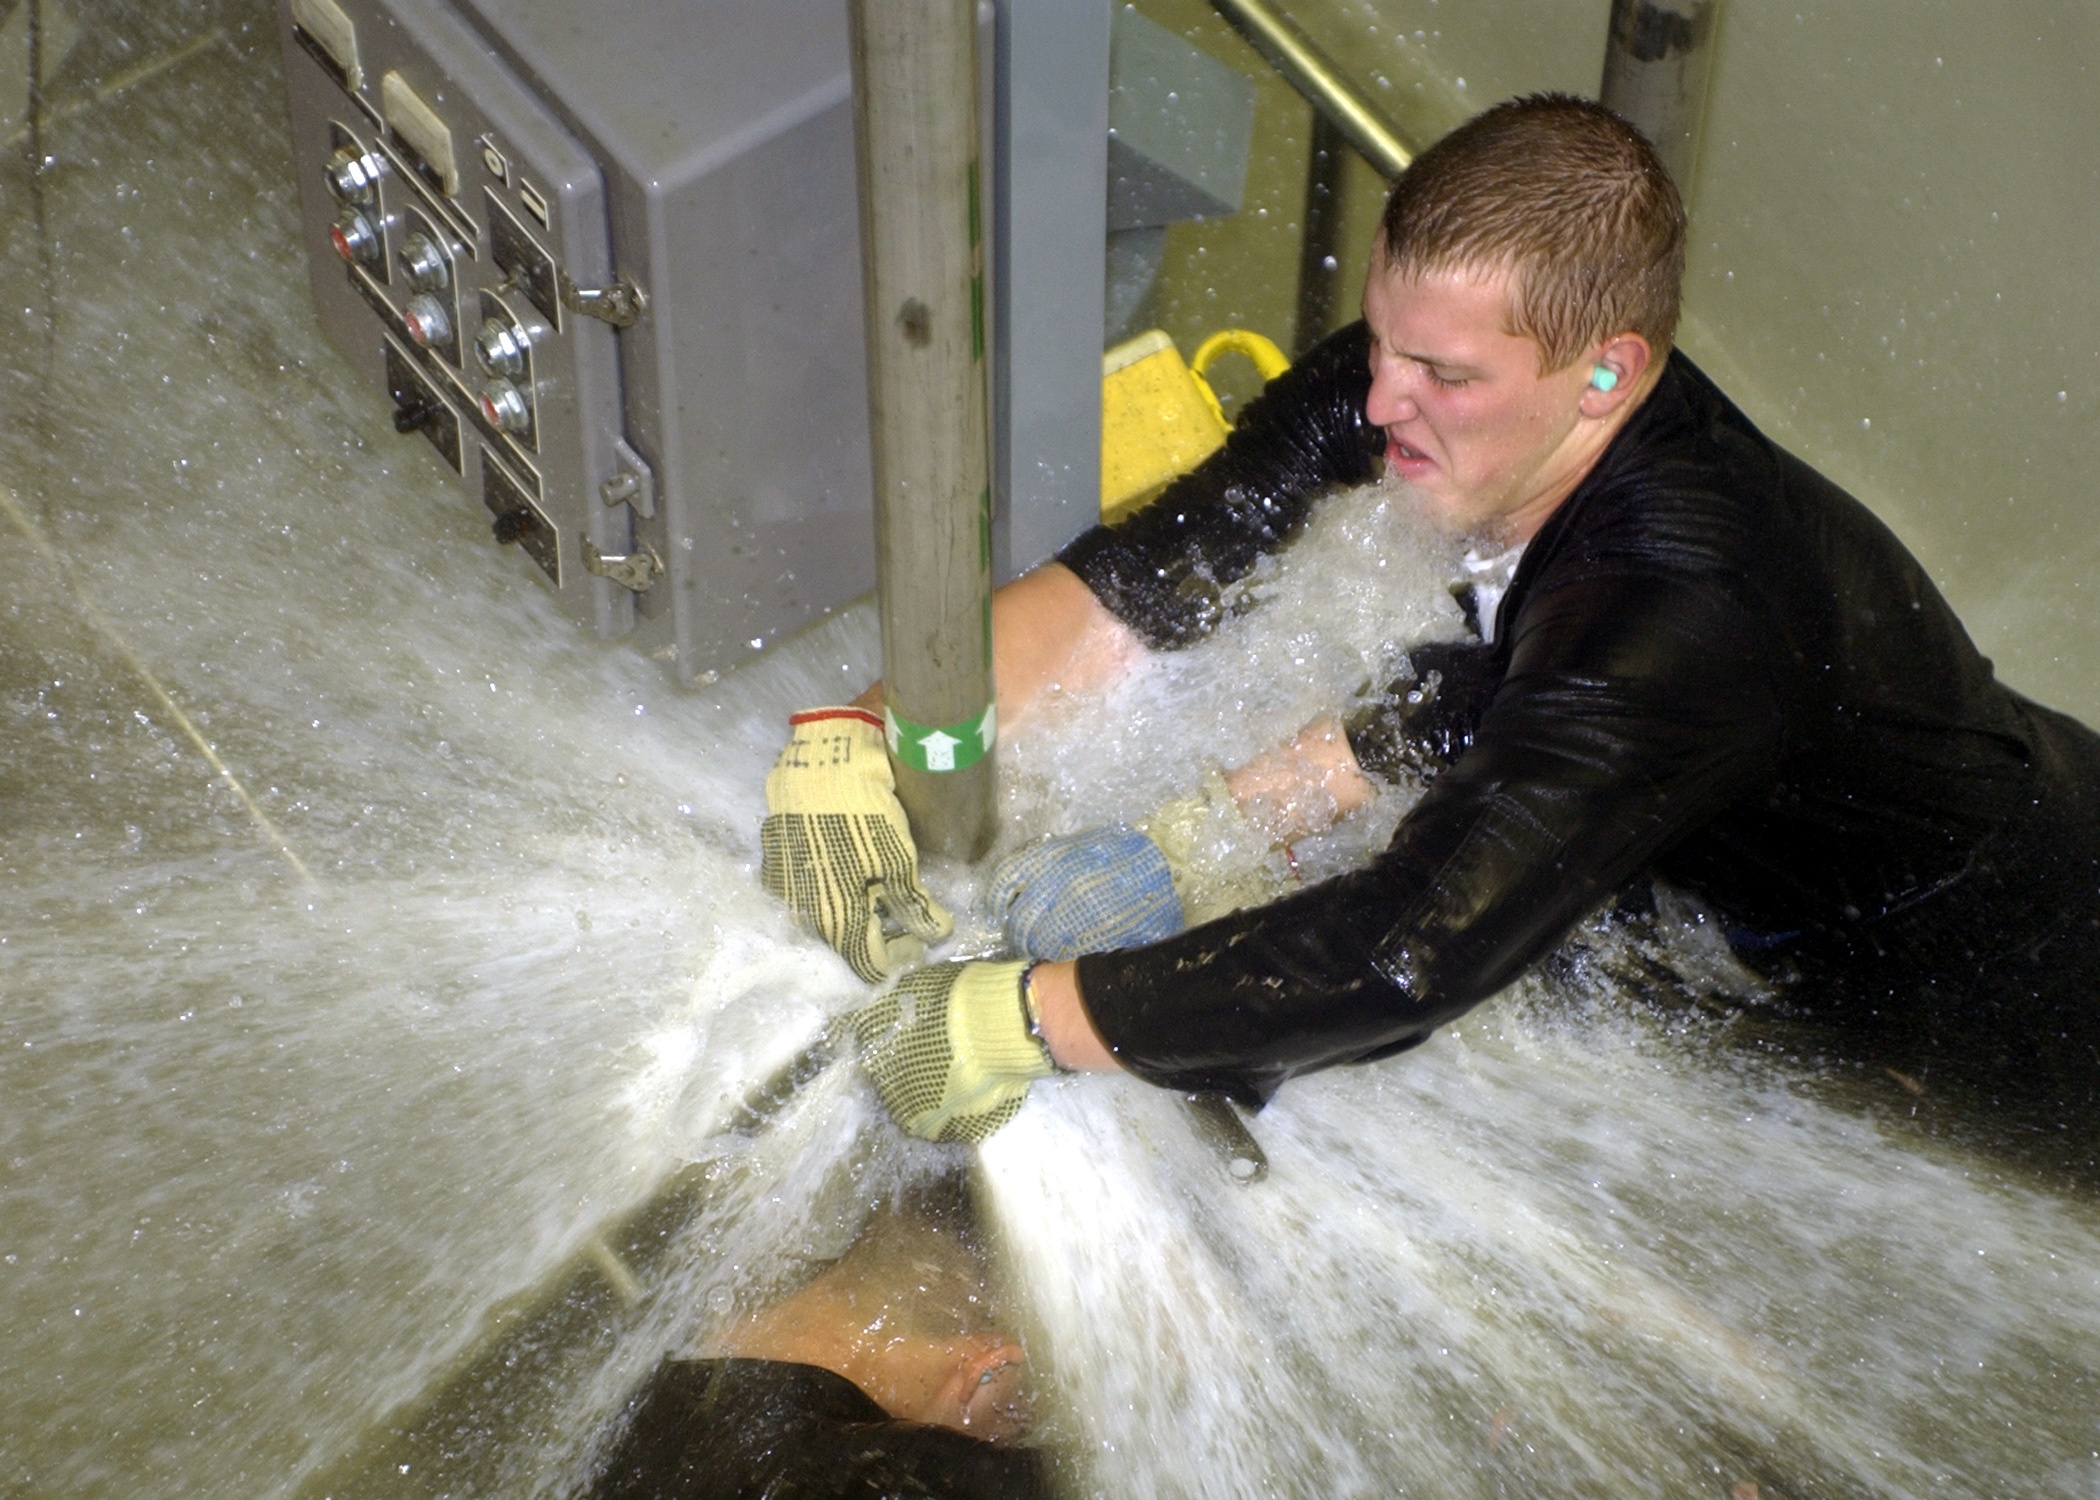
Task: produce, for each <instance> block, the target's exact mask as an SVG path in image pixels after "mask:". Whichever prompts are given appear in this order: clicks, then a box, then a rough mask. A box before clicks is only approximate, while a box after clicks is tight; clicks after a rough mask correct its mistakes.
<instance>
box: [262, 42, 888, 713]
mask: <svg viewBox="0 0 2100 1500" xmlns="http://www.w3.org/2000/svg"><path fill="white" fill-rule="evenodd" d="M279 18H280V24H281V28H282V36H283V42H284V50H285V58H286V65H287V74H288V78H289V81H290V97H291V113H292V128H293V136H294V146H295V152H296V161H297V166H298V176H299V185H300V193H301V202H302V209H303V217H304V221H305V233H306V238H307V248H308V252H309V260H310V263H311V265H312V268H313V289H314V298H315V302H316V305H317V307H318V309H319V313H320V318H321V322H322V325H323V327H324V328H325V329H326V331H327V333H328V334H329V336H330V338H331V339H332V340H333V342H334V343H336V344H337V345H338V346H339V347H340V348H341V349H342V351H343V352H344V353H345V354H346V355H347V356H348V357H349V359H350V361H351V364H352V365H353V366H354V367H355V368H356V369H357V370H358V371H359V372H360V373H361V374H362V375H364V376H365V377H366V378H368V379H369V380H371V381H372V382H373V383H374V384H375V385H376V386H377V387H378V388H380V389H382V390H384V391H385V392H386V393H387V394H388V395H389V396H390V397H391V398H392V400H393V402H394V407H395V425H396V427H398V428H400V429H401V430H402V432H403V433H404V438H403V440H404V441H427V442H429V443H430V444H431V446H432V447H433V448H434V449H435V450H436V451H437V452H438V454H439V455H440V456H441V457H442V459H443V461H444V462H445V464H446V465H447V466H449V467H450V468H451V469H452V470H453V472H454V473H456V474H457V475H458V476H459V478H460V482H461V483H462V484H463V485H464V486H465V488H466V490H467V492H468V493H469V494H470V495H471V496H474V497H476V498H478V499H479V500H480V501H481V502H482V503H483V504H484V505H485V506H486V507H487V512H488V519H489V525H490V529H491V533H492V535H493V537H494V538H495V540H496V541H498V542H501V543H504V544H506V545H509V546H512V547H515V548H516V549H517V551H518V552H519V553H520V554H522V558H521V563H520V566H521V567H525V568H527V570H528V571H530V572H532V573H533V574H535V575H536V576H538V577H540V578H541V579H543V581H544V582H545V583H546V584H547V585H548V586H550V587H552V588H553V589H554V590H555V592H556V594H557V595H558V596H559V597H560V599H561V600H562V601H563V603H564V604H565V605H566V606H567V607H568V608H569V610H570V611H571V612H572V613H574V614H575V615H577V616H578V617H579V618H581V619H583V620H585V621H587V622H588V623H590V624H591V625H592V626H593V627H594V628H595V629H596V630H597V631H598V632H599V633H600V634H603V635H607V636H622V635H630V634H631V635H633V637H634V638H635V641H636V644H637V645H639V646H641V647H642V648H643V649H644V650H646V651H649V652H651V653H652V654H657V655H660V656H666V657H670V656H673V655H675V659H676V661H677V663H678V666H679V668H680V670H681V671H682V672H683V673H684V674H685V675H687V676H696V675H700V674H703V673H706V672H710V671H714V670H718V669H720V668H722V667H726V666H729V665H733V664H734V663H735V662H736V661H738V660H740V659H742V658H743V657H745V656H748V655H750V654H751V653H753V652H755V651H757V650H759V649H762V647H763V646H764V645H766V644H768V643H770V642H771V641H772V640H774V639H775V638H777V637H778V636H780V635H781V634H784V633H786V632H789V631H792V630H794V629H795V628H796V627H798V626H800V625H802V624H804V623H806V622H808V621H809V620H810V619H812V618H814V617H815V616H817V615H819V614H821V613H822V612H824V611H826V610H828V609H831V608H834V607H836V606H837V605H839V604H842V603H844V602H845V601H847V600H849V599H851V598H853V597H855V596H856V595H858V594H861V593H863V592H865V591H866V590H867V589H869V588H871V587H872V586H873V583H874V573H873V563H872V559H871V546H870V539H871V536H872V522H871V517H870V503H871V502H870V484H871V481H870V478H869V466H868V439H867V393H866V369H865V362H864V358H863V353H862V347H863V346H862V324H861V294H860V287H861V282H860V256H859V237H858V236H859V230H858V213H857V207H856V198H855V186H854V155H853V115H852V100H851V70H850V65H849V58H848V52H847V33H846V7H845V5H844V4H843V3H842V0H600V3H598V4H595V5H588V6H583V5H576V4H573V3H571V0H471V3H469V0H459V3H450V0H279Z"/></svg>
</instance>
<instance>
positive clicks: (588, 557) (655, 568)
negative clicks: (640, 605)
mask: <svg viewBox="0 0 2100 1500" xmlns="http://www.w3.org/2000/svg"><path fill="white" fill-rule="evenodd" d="M582 541H583V571H584V572H586V573H588V574H590V575H591V576H592V577H593V578H604V579H609V580H610V581H612V582H613V583H617V584H618V585H619V586H620V587H621V588H623V589H626V590H627V591H628V592H629V593H633V594H646V593H648V592H649V590H650V589H652V588H654V587H655V586H656V580H657V579H659V578H661V577H663V576H664V560H663V559H662V558H661V557H659V556H657V553H656V549H655V548H654V547H652V546H650V545H649V544H648V543H647V542H642V541H638V542H636V543H635V544H634V551H632V552H625V553H614V552H600V551H599V550H598V549H597V547H596V546H595V545H593V544H592V542H591V539H590V538H589V537H584V538H582ZM614 597H615V598H617V597H619V596H618V595H614Z"/></svg>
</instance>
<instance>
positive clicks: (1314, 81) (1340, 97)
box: [1211, 0, 1415, 181]
mask: <svg viewBox="0 0 2100 1500" xmlns="http://www.w3.org/2000/svg"><path fill="white" fill-rule="evenodd" d="M1211 5H1212V6H1213V7H1214V8H1215V9H1216V10H1217V12H1218V14H1219V15H1221V16H1223V17H1224V18H1225V19H1226V20H1227V21H1229V22H1231V23H1232V29H1233V30H1235V31H1237V32H1238V33H1239V34H1240V35H1241V36H1243V37H1245V38H1246V39H1247V41H1248V43H1249V44H1250V45H1251V46H1252V47H1253V48H1254V50H1255V51H1257V52H1259V53H1260V54H1261V55H1262V56H1263V57H1265V58H1267V59H1268V62H1269V66H1270V67H1272V68H1274V69H1275V70H1276V71H1277V72H1278V73H1280V74H1282V75H1283V81H1284V82H1285V83H1288V84H1289V85H1290V86H1291V87H1292V88H1294V89H1296V90H1297V91H1298V92H1299V93H1301V94H1303V95H1304V96H1305V98H1306V100H1307V101H1308V102H1309V103H1310V104H1311V105H1312V107H1313V108H1314V109H1317V110H1318V111H1319V112H1320V113H1321V114H1323V115H1325V116H1326V117H1327V118H1328V119H1329V120H1331V121H1333V122H1334V127H1335V129H1337V130H1339V131H1340V132H1341V133H1342V138H1343V139H1344V140H1346V141H1348V143H1349V144H1350V145H1352V146H1354V147H1355V148H1356V149H1357V150H1358V151H1360V152H1362V153H1363V156H1364V160H1366V161H1368V162H1369V163H1370V164H1371V165H1372V166H1374V167H1376V168H1377V169H1378V173H1379V175H1380V176H1382V177H1384V178H1385V179H1386V180H1388V181H1392V180H1393V179H1396V178H1398V177H1399V175H1400V174H1401V173H1402V172H1405V171H1406V170H1407V164H1408V163H1409V162H1411V161H1413V160H1414V159H1415V154H1414V152H1412V151H1410V150H1409V149H1408V148H1407V146H1406V145H1405V144H1403V143H1402V141H1401V139H1400V136H1399V133H1398V132H1397V131H1395V130H1394V129H1393V127H1392V125H1391V123H1390V122H1389V121H1387V119H1386V118H1385V116H1384V115H1382V114H1380V113H1379V112H1378V110H1377V109H1376V108H1375V107H1374V106H1373V105H1372V104H1371V102H1370V101H1369V100H1368V99H1366V98H1365V97H1364V96H1363V95H1362V94H1360V93H1358V92H1357V91H1356V88H1355V87H1354V86H1353V85H1352V84H1350V83H1349V82H1348V81H1347V80H1346V79H1345V78H1343V76H1342V73H1341V70H1340V69H1339V68H1337V67H1336V66H1335V64H1334V60H1333V59H1332V58H1330V57H1328V55H1327V54H1326V53H1324V52H1322V51H1321V50H1320V49H1319V48H1318V47H1317V46H1315V45H1314V44H1313V42H1312V41H1311V40H1310V39H1309V38H1308V37H1307V36H1306V35H1305V33H1304V32H1302V31H1300V30H1299V29H1298V28H1297V27H1296V26H1295V25H1293V24H1292V23H1291V22H1290V21H1289V20H1288V19H1287V18H1286V17H1285V16H1284V14H1283V13H1282V12H1281V11H1279V10H1278V9H1276V7H1275V6H1273V5H1270V4H1269V3H1268V0H1211Z"/></svg>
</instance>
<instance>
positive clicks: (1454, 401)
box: [1364, 251, 1589, 543]
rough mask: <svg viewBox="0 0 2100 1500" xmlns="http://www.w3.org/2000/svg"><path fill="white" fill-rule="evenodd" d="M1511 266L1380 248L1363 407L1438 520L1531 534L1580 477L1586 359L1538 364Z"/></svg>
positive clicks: (1504, 534)
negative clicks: (1516, 315) (1423, 271)
mask: <svg viewBox="0 0 2100 1500" xmlns="http://www.w3.org/2000/svg"><path fill="white" fill-rule="evenodd" d="M1511 280H1512V277H1511V275H1510V273H1509V272H1507V271H1497V272H1491V273H1474V274H1466V273H1457V272H1439V273H1436V274H1433V275H1428V276H1423V277H1420V278H1414V277H1407V276H1401V275H1397V274H1395V273H1394V272H1392V271H1390V270H1388V269H1387V267H1386V263H1385V256H1384V254H1383V253H1382V251H1381V252H1379V253H1375V254H1374V255H1373V256H1372V258H1371V273H1370V276H1369V278H1368V280H1367V281H1366V283H1365V286H1364V320H1365V321H1366V322H1367V323H1369V324H1370V328H1371V395H1370V399H1369V400H1368V401H1367V402H1366V403H1365V410H1366V413H1367V414H1368V415H1369V417H1370V419H1371V420H1372V421H1373V422H1375V423H1376V424H1377V425H1378V426H1380V427H1382V428H1384V429H1385V468H1386V473H1387V475H1388V476H1389V477H1391V478H1394V479H1398V480H1401V481H1403V482H1404V483H1405V484H1406V485H1407V486H1408V487H1409V489H1410V490H1411V491H1412V492H1413V494H1414V495H1415V496H1416V498H1417V500H1418V501H1419V502H1420V503H1421V505H1422V507H1423V510H1424V511H1425V512H1426V513H1427V515H1428V516H1429V518H1430V519H1431V520H1432V521H1434V522H1436V523H1437V524H1438V525H1439V526H1441V527H1444V528H1446V529H1448V530H1450V531H1453V532H1457V533H1460V534H1464V535H1479V536H1481V537H1483V538H1485V539H1488V540H1491V541H1495V542H1498V543H1515V542H1520V541H1525V540H1528V539H1529V538H1530V536H1531V534H1532V533H1533V532H1535V531H1537V530H1538V528H1539V526H1540V525H1542V524H1543V523H1544V521H1545V519H1546V517H1547V516H1549V515H1551V514H1552V512H1553V508H1554V507H1555V506H1556V505H1558V504H1559V503H1560V502H1561V501H1562V500H1563V499H1565V498H1566V497H1567V495H1568V492H1569V491H1570V490H1572V489H1573V488H1574V485H1575V482H1576V481H1577V480H1578V479H1579V478H1580V477H1581V467H1582V465H1581V464H1580V462H1579V460H1576V459H1575V458H1574V456H1573V454H1572V453H1571V452H1570V449H1571V447H1573V446H1575V445H1572V444H1571V442H1570V437H1571V434H1572V433H1573V432H1574V429H1575V426H1576V423H1577V419H1578V413H1577V403H1579V402H1580V401H1581V400H1582V396H1583V391H1584V388H1585V387H1586V386H1587V384H1588V381H1589V365H1588V362H1587V361H1583V360H1577V361H1576V362H1575V364H1574V365H1572V366H1570V367H1569V368H1568V369H1565V370H1557V371H1554V372H1553V373H1552V374H1548V375H1541V374H1540V373H1539V346H1538V344H1537V343H1536V342H1535V341H1534V340H1532V339H1529V338H1524V337H1521V336H1519V335H1516V334H1513V333H1510V332H1509V331H1508V325H1509V307H1510V283H1511Z"/></svg>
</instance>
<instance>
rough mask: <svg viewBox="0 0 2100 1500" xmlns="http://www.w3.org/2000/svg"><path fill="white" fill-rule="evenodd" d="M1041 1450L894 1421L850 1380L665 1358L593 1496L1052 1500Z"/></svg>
mask: <svg viewBox="0 0 2100 1500" xmlns="http://www.w3.org/2000/svg"><path fill="white" fill-rule="evenodd" d="M1048 1494H1049V1488H1048V1480H1047V1477H1046V1473H1045V1468H1044V1464H1043V1461H1042V1455H1041V1454H1040V1453H1037V1452H1035V1451H1033V1450H1031V1449H1027V1448H995V1447H993V1446H992V1445H991V1444H990V1443H987V1442H983V1441H981V1440H979V1439H977V1438H973V1437H970V1436H969V1435H967V1434H966V1433H960V1432H951V1431H949V1430H948V1429H947V1428H945V1427H929V1426H926V1425H925V1424H923V1423H919V1422H902V1421H898V1420H896V1419H894V1418H892V1417H891V1416H890V1415H889V1413H887V1412H885V1411H884V1410H883V1409H882V1408H881V1407H880V1406H877V1405H876V1404H875V1402H874V1401H872V1400H871V1399H869V1397H868V1396H867V1395H866V1394H864V1393H863V1392H862V1391H861V1389H860V1387H859V1386H856V1385H855V1384H853V1382H851V1381H850V1380H847V1379H846V1378H845V1377H844V1376H842V1375H834V1374H833V1373H832V1372H831V1371H829V1370H822V1369H818V1368H817V1367H816V1366H814V1365H798V1364H788V1363H783V1362H781V1361H777V1360H769V1359H697V1360H684V1359H666V1360H664V1361H663V1362H662V1363H661V1364H659V1365H658V1366H657V1368H656V1372H655V1373H654V1374H653V1375H651V1376H650V1378H649V1379H648V1380H647V1381H646V1382H644V1384H643V1386H642V1388H641V1390H640V1391H639V1392H638V1393H637V1394H636V1395H635V1397H634V1399H633V1400H632V1401H631V1402H630V1403H629V1404H628V1418H627V1428H626V1431H625V1432H624V1433H623V1434H622V1435H621V1438H620V1441H619V1442H618V1443H617V1444H616V1445H615V1446H614V1448H613V1451H612V1453H611V1455H610V1456H609V1457H608V1458H607V1459H606V1461H605V1462H604V1464H603V1465H602V1466H601V1468H600V1470H599V1473H598V1477H597V1480H596V1482H595V1483H594V1484H593V1485H592V1487H591V1492H590V1500H1046V1497H1047V1496H1048Z"/></svg>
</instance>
